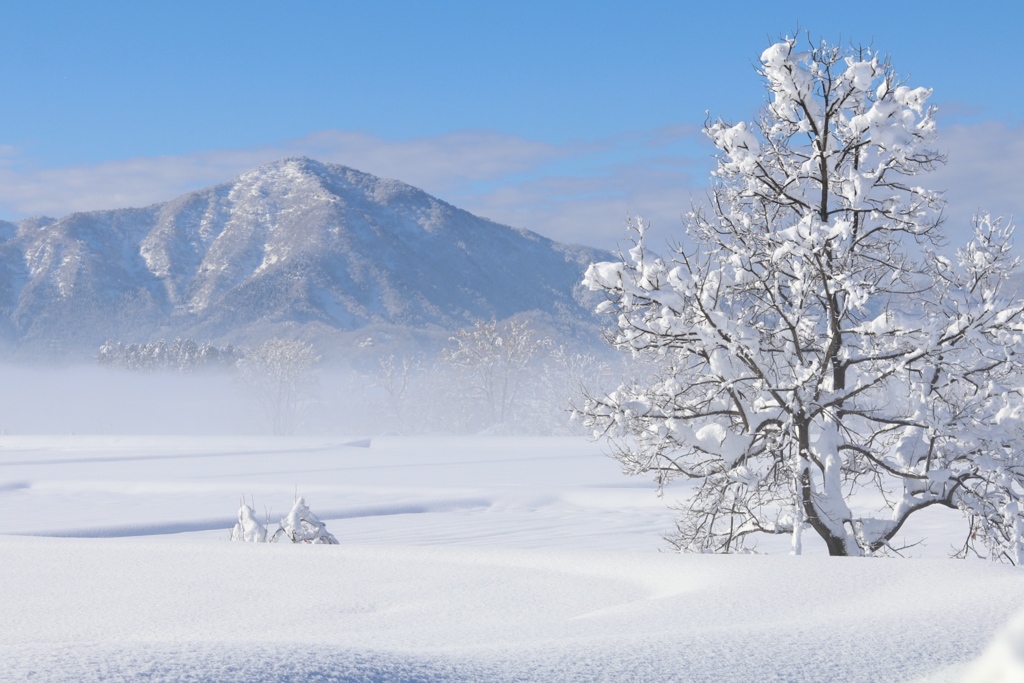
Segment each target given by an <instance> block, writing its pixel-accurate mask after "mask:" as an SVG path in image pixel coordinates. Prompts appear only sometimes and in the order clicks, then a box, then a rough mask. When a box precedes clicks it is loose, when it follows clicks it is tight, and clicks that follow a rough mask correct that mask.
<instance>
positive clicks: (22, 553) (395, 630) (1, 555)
mask: <svg viewBox="0 0 1024 683" xmlns="http://www.w3.org/2000/svg"><path fill="white" fill-rule="evenodd" d="M296 493H298V494H299V495H302V496H304V497H305V499H306V501H307V502H308V503H309V505H310V507H311V508H312V509H313V511H314V512H316V513H317V514H319V516H320V517H321V518H322V519H324V520H325V521H326V522H327V525H328V529H329V530H330V531H331V532H332V533H333V534H334V535H335V536H336V537H337V538H338V540H339V541H340V542H341V545H340V546H292V545H277V544H275V545H264V544H242V543H231V542H229V541H228V536H229V528H230V527H231V525H232V524H233V523H234V521H235V511H236V510H237V508H238V506H239V503H240V500H241V499H242V497H243V496H244V497H245V500H246V501H247V502H250V501H251V502H253V503H254V507H255V508H256V510H257V512H258V514H259V516H260V517H263V516H264V514H267V511H268V512H269V517H270V519H271V520H276V519H277V518H278V517H280V516H281V515H283V514H284V513H285V512H287V510H288V508H289V507H290V505H291V503H292V500H293V498H294V496H295V494H296ZM672 519H673V514H672V511H671V510H669V509H667V507H666V504H665V502H664V501H662V500H659V499H658V498H657V497H656V496H655V495H654V492H653V490H652V487H651V486H650V484H649V483H648V482H645V481H641V480H633V479H627V478H625V477H623V476H622V475H621V474H620V473H619V470H618V465H617V463H615V462H614V461H613V460H611V459H609V458H607V457H605V456H604V455H603V452H602V447H601V446H600V445H597V444H592V443H589V442H587V441H586V440H583V439H576V438H456V437H451V438H440V437H438V438H427V437H416V438H412V437H409V438H399V437H394V438H379V439H373V441H372V442H370V443H369V444H368V445H367V443H366V442H360V441H359V440H358V439H354V438H349V439H343V438H338V439H331V438H319V437H318V438H312V437H305V438H266V437H264V438H257V437H230V438H229V437H114V436H102V437H101V436H97V437H85V436H38V437H27V436H4V437H0V585H2V586H3V587H4V597H3V600H2V601H0V610H2V612H0V643H3V647H2V648H0V679H2V680H15V681H17V680H40V681H49V680H59V681H100V680H104V681H105V680H146V681H491V680H494V681H592V680H599V681H958V680H961V679H962V677H963V676H964V673H965V665H966V663H968V662H970V661H971V660H973V659H975V658H977V657H978V656H979V655H980V654H981V653H982V651H983V650H984V649H985V647H986V646H987V644H988V643H989V642H990V641H991V640H992V638H993V637H994V636H995V635H996V634H997V632H999V630H1000V629H1001V628H1002V627H1003V624H1005V623H1006V622H1007V621H1008V620H1009V619H1010V618H1011V617H1012V615H1013V614H1014V613H1015V612H1016V611H1017V610H1018V609H1020V608H1021V607H1024V573H1022V572H1021V570H1018V569H1014V568H1010V567H1004V566H997V565H992V564H989V563H983V562H959V561H950V560H946V559H942V557H941V556H942V555H944V554H945V551H946V549H947V548H948V546H949V544H950V543H951V542H953V541H954V540H955V531H956V530H957V524H958V521H957V519H956V517H955V516H953V517H950V516H943V515H941V514H936V515H933V516H932V517H931V518H929V519H927V520H925V521H924V522H923V523H922V524H921V525H919V526H918V527H917V529H916V531H915V530H910V531H908V534H912V533H915V532H916V533H919V534H925V533H926V534H928V535H929V536H931V537H932V541H931V543H929V544H928V545H924V546H917V547H915V548H913V549H912V550H911V551H910V554H917V555H922V556H923V557H917V558H913V559H908V560H860V559H830V558H828V557H825V556H823V555H822V553H821V548H820V547H817V546H815V545H814V544H808V546H809V547H807V549H806V550H807V552H808V555H806V556H804V557H799V558H797V557H790V556H788V555H786V554H785V550H786V547H785V543H779V544H776V545H772V546H771V547H765V548H764V549H765V550H766V551H770V554H768V555H742V556H692V555H676V554H670V553H659V552H657V551H658V550H659V549H664V548H665V547H666V544H665V542H664V541H663V540H661V538H660V536H661V535H662V534H665V533H668V532H670V531H671V530H672ZM911 540H912V538H911ZM1019 630H1024V628H1022V629H1019ZM1015 642H1016V641H1015V640H1014V639H1009V640H1006V641H1005V642H1004V643H1003V644H1002V645H1001V646H999V647H1000V648H1001V649H998V648H997V650H995V651H994V653H995V654H993V655H992V656H993V657H1003V659H1005V660H1007V661H1009V660H1012V659H1013V658H1014V657H1015V656H1016V655H1014V648H1013V645H1014V643H1015ZM985 680H992V681H995V680H1015V679H1013V678H1003V679H998V678H991V679H985Z"/></svg>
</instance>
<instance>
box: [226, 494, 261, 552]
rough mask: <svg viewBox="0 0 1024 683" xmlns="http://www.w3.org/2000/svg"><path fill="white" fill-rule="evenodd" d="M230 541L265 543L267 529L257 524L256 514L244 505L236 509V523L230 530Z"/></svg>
mask: <svg viewBox="0 0 1024 683" xmlns="http://www.w3.org/2000/svg"><path fill="white" fill-rule="evenodd" d="M231 540H232V541H244V542H246V543H266V542H267V527H265V526H263V525H262V524H260V523H259V520H257V519H256V513H255V512H253V509H252V508H251V507H249V506H248V505H246V504H245V503H242V507H240V508H238V523H237V524H235V527H234V528H233V529H232V530H231Z"/></svg>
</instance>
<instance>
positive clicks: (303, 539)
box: [269, 498, 338, 545]
mask: <svg viewBox="0 0 1024 683" xmlns="http://www.w3.org/2000/svg"><path fill="white" fill-rule="evenodd" d="M283 541H290V542H292V543H311V544H319V545H337V544H338V539H336V538H335V537H334V536H332V535H331V532H329V531H327V526H326V525H325V524H324V523H323V522H321V521H320V518H319V517H317V516H316V515H315V514H313V512H312V511H311V510H310V509H309V506H308V505H306V499H305V498H299V499H298V500H296V501H295V504H294V505H293V506H292V509H291V512H289V513H288V515H287V516H286V517H285V518H284V519H282V520H281V521H280V523H279V524H278V528H277V531H275V532H274V535H273V536H271V537H270V539H269V542H270V543H278V542H283Z"/></svg>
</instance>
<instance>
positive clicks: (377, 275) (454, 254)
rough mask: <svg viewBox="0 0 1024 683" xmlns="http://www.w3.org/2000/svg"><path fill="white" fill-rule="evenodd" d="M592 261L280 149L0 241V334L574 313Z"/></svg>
mask: <svg viewBox="0 0 1024 683" xmlns="http://www.w3.org/2000/svg"><path fill="white" fill-rule="evenodd" d="M606 257H607V255H606V254H602V253H599V252H594V251H592V250H586V249H582V248H580V249H575V250H574V249H570V248H568V247H565V246H564V245H559V244H557V243H555V242H552V241H551V240H548V239H545V238H543V237H540V236H539V235H536V234H534V233H529V232H527V231H522V230H514V229H512V228H509V227H507V226H503V225H499V224H497V223H494V222H492V221H489V220H486V219H482V218H479V217H477V216H474V215H472V214H470V213H468V212H466V211H463V210H461V209H458V208H456V207H454V206H451V205H450V204H447V203H445V202H443V201H441V200H439V199H437V198H435V197H432V196H430V195H428V194H427V193H425V192H423V191H422V190H419V189H417V188H415V187H412V186H411V185H407V184H405V183H403V182H400V181H397V180H383V179H380V178H377V177H376V176H373V175H370V174H368V173H363V172H361V171H357V170H355V169H352V168H349V167H346V166H342V165H339V164H328V163H323V162H320V161H317V160H315V159H310V158H307V157H287V158H284V159H280V160H277V161H273V162H270V163H268V164H264V165H261V166H259V167H257V168H254V169H252V170H250V171H247V172H245V173H242V174H241V175H239V176H237V177H236V178H235V179H233V180H231V181H228V182H227V183H223V184H220V185H217V186H215V187H210V188H206V189H203V190H197V191H195V192H191V193H188V194H186V195H183V196H182V197H179V198H177V199H175V200H173V201H170V202H167V203H165V204H158V205H155V206H153V207H147V208H146V209H120V210H114V211H98V212H90V213H87V214H76V215H73V216H67V217H65V218H62V219H60V220H57V221H55V222H52V223H42V222H38V223H36V224H35V227H34V229H32V230H25V229H19V230H18V232H17V235H16V236H12V237H11V238H10V239H7V240H4V241H3V242H2V243H0V335H3V334H4V333H5V332H6V335H7V337H8V338H9V341H10V342H11V343H13V344H16V345H20V344H30V343H31V344H36V343H39V342H41V341H47V340H49V339H51V338H52V337H55V336H56V337H69V339H68V341H67V344H68V345H71V346H75V345H79V346H81V345H88V346H89V348H90V350H91V349H92V348H95V346H96V345H97V340H99V342H102V341H104V340H105V339H108V338H112V339H120V340H123V341H132V340H142V339H149V338H152V337H153V336H154V335H158V334H159V335H163V336H168V337H170V336H191V337H194V338H202V339H210V340H214V341H217V340H221V341H225V342H232V343H241V342H245V341H246V340H249V339H253V338H258V337H259V336H260V335H266V334H268V333H269V332H270V331H273V330H280V329H282V326H284V327H285V328H287V329H288V330H289V335H290V336H294V335H295V334H296V333H299V334H303V333H302V330H311V329H314V328H315V329H318V330H321V331H323V330H328V331H329V330H336V331H339V332H345V331H353V330H356V329H359V328H361V327H363V326H366V325H373V324H388V325H398V326H403V327H414V328H416V327H420V328H422V327H424V326H428V327H435V328H436V327H440V328H446V329H453V328H456V327H461V326H464V325H467V324H469V323H470V322H472V321H473V320H475V319H480V318H492V317H493V318H505V317H508V316H510V315H514V314H517V313H522V312H526V311H539V312H541V313H542V314H545V315H548V316H551V317H561V318H567V319H572V320H575V321H577V322H578V321H580V320H584V319H589V312H588V311H587V310H586V307H583V306H581V305H580V304H579V303H578V301H577V294H578V292H577V291H576V290H577V289H578V283H579V282H580V279H581V275H582V269H583V268H585V266H586V263H585V261H589V260H593V259H601V258H606ZM25 264H28V266H27V268H26V266H25ZM2 311H9V312H10V313H9V314H5V313H3V312H2ZM3 316H7V317H6V318H4V317H3Z"/></svg>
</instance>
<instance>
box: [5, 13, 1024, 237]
mask: <svg viewBox="0 0 1024 683" xmlns="http://www.w3.org/2000/svg"><path fill="white" fill-rule="evenodd" d="M1022 25H1024V10H1021V9H1020V8H1019V6H1018V5H1016V4H1011V3H1008V2H1007V3H984V2H974V3H957V4H955V5H954V4H949V5H948V6H942V5H937V4H936V3H908V2H901V3H894V2H885V3H881V2H857V3H822V2H820V1H819V2H814V3H787V4H786V5H785V8H782V7H781V5H780V4H777V3H706V2H705V3H685V2H615V3H613V2H586V3H584V2H565V3H550V2H548V3H539V2H538V3H533V2H522V1H520V2H479V1H477V2H445V3H427V2H386V1H378V2H362V3H356V2H343V1H338V2H313V1H308V0H306V1H303V0H298V1H296V2H291V3H283V2H226V1H225V2H174V3H161V4H157V3H143V2H95V3H80V2H45V1H37V2H33V3H5V5H4V6H3V8H0V93H2V99H0V218H7V219H14V218H19V217H23V216H26V215H32V214H39V213H42V214H48V215H63V214H65V213H68V212H70V211H74V210H90V209H100V208H114V207H120V206H126V205H141V204H148V203H152V202H155V201H162V200H166V199H171V198H173V197H174V196H176V195H178V194H180V193H181V192H184V191H186V190H189V189H194V188H197V187H202V186H205V185H208V184H212V183H215V182H220V181H223V180H227V179H229V178H230V177H232V176H234V175H236V174H237V173H239V172H241V171H244V170H246V169H248V168H250V167H252V166H255V165H258V164H259V163H263V162H266V161H271V160H273V159H276V158H280V157H282V156H286V155H290V154H306V155H309V156H314V157H318V158H321V159H323V160H326V161H335V162H338V163H344V164H347V165H350V166H353V167H355V168H360V169H361V170H365V171H369V172H371V173H376V174H378V175H384V176H389V177H397V178H400V179H402V180H405V181H407V182H410V183H412V184H414V185H418V186H420V187H423V188H424V189H426V190H428V191H430V192H432V193H434V194H437V195H438V196H440V197H442V198H443V199H446V200H448V201H450V202H452V203H454V204H456V205H459V206H463V207H465V208H468V209H470V210H473V211H475V212H477V213H481V214H483V215H487V216H489V217H491V218H494V219H495V220H499V221H501V222H505V223H511V224H514V225H517V226H522V227H527V228H531V229H535V230H537V231H539V232H542V233H544V234H547V235H549V236H552V237H555V238H557V239H563V240H567V241H576V242H584V243H590V244H595V245H599V246H610V245H611V244H613V243H614V241H615V240H616V239H617V237H618V236H619V235H620V234H621V226H622V223H623V220H624V218H625V215H626V214H627V213H644V214H645V215H648V216H649V217H653V218H654V220H655V222H656V225H662V226H666V230H674V229H676V228H677V226H678V224H679V219H678V216H679V214H680V213H681V212H682V211H685V210H686V208H687V206H688V205H689V201H690V197H691V196H692V195H693V193H700V192H701V191H702V188H703V187H704V186H706V184H707V177H706V175H707V170H708V168H709V154H710V148H709V147H708V146H707V144H706V143H705V142H704V141H703V140H702V138H701V136H700V134H699V128H700V125H701V123H702V122H703V121H704V113H705V111H706V110H710V111H711V113H712V115H713V116H722V117H724V118H726V119H730V120H739V119H742V118H750V117H752V116H753V115H754V113H755V111H756V109H757V107H758V106H759V105H760V104H761V103H762V102H763V100H764V94H763V90H762V88H761V84H760V81H759V79H758V78H757V76H756V74H755V73H754V64H755V63H756V60H757V57H758V55H759V54H760V53H761V51H762V50H763V49H764V48H765V47H766V46H767V45H768V44H769V41H770V40H771V39H774V38H777V37H779V36H780V35H784V34H791V33H793V32H794V30H796V29H797V28H799V29H802V30H808V31H810V32H811V34H812V35H813V36H816V37H824V38H826V39H831V40H843V41H856V42H859V43H872V44H873V45H874V46H875V47H876V48H878V49H881V50H883V51H887V52H889V53H891V54H892V58H893V62H894V64H895V66H896V68H897V70H898V71H899V72H900V73H902V74H908V75H909V76H910V82H911V84H913V85H926V86H928V87H932V88H934V91H935V93H934V96H933V101H934V102H935V103H937V104H938V105H939V106H940V113H941V118H940V123H941V124H942V126H943V131H944V136H943V137H942V138H940V142H941V144H942V145H946V146H947V147H948V151H949V152H950V164H949V166H948V167H947V168H946V169H944V170H943V171H942V172H940V173H939V174H936V176H937V177H936V178H935V182H932V183H930V184H931V185H932V186H935V187H948V188H949V191H950V202H951V223H952V222H953V220H954V219H955V220H957V221H959V222H960V223H963V222H964V220H965V216H966V215H969V212H970V211H972V210H974V209H975V208H977V207H978V206H984V207H987V208H989V209H991V210H993V211H995V212H1000V213H1014V212H1017V213H1021V210H1022V209H1024V200H1022V199H1021V197H1022V196H1024V180H1022V177H1024V162H1021V159H1022V158H1024V130H1022V119H1024V117H1022V115H1021V112H1022V110H1024V101H1022V100H1024V94H1022V87H1021V86H1022V85H1024V82H1022V81H1024V79H1022V77H1021V76H1020V68H1021V67H1020V65H1021V63H1024V46H1022V41H1021V40H1020V37H1019V35H1018V33H1019V27H1020V26H1022ZM968 206H970V208H965V207H968ZM951 232H954V233H955V232H956V231H955V230H954V229H952V228H951Z"/></svg>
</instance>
